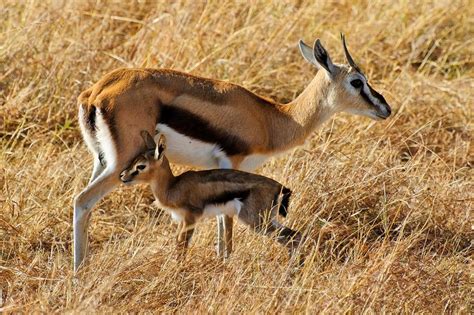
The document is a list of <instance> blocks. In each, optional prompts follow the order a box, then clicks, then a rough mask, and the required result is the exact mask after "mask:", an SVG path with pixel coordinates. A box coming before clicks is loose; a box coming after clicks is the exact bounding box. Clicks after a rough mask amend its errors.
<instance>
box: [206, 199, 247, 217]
mask: <svg viewBox="0 0 474 315" xmlns="http://www.w3.org/2000/svg"><path fill="white" fill-rule="evenodd" d="M242 205H243V203H242V201H240V199H239V198H235V199H233V200H231V201H228V202H226V203H222V204H215V205H208V206H206V207H205V208H204V212H203V214H202V218H203V219H204V218H214V217H216V216H219V215H227V216H229V217H233V216H238V215H239V213H240V209H242Z"/></svg>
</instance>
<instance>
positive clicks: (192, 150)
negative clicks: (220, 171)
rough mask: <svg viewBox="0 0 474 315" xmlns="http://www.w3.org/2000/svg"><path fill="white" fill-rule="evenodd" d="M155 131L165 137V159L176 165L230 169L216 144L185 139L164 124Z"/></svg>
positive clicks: (185, 137) (223, 154)
mask: <svg viewBox="0 0 474 315" xmlns="http://www.w3.org/2000/svg"><path fill="white" fill-rule="evenodd" d="M156 130H157V131H159V132H160V133H162V134H164V135H165V137H166V157H167V158H168V159H169V160H170V161H171V162H172V163H176V164H183V165H191V166H197V167H203V168H208V169H212V168H231V166H232V164H231V162H230V160H229V158H228V157H227V155H226V154H225V153H224V152H223V151H222V150H221V148H220V147H219V146H218V145H217V144H211V143H207V142H203V141H200V140H196V139H193V138H190V137H187V136H185V135H183V134H181V133H179V132H177V131H176V130H174V129H172V128H170V127H169V126H167V125H165V124H157V125H156Z"/></svg>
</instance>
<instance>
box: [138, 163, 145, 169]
mask: <svg viewBox="0 0 474 315" xmlns="http://www.w3.org/2000/svg"><path fill="white" fill-rule="evenodd" d="M145 167H146V166H145V165H143V164H142V165H138V166H137V170H140V171H143V170H144V169H145Z"/></svg>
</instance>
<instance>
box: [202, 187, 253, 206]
mask: <svg viewBox="0 0 474 315" xmlns="http://www.w3.org/2000/svg"><path fill="white" fill-rule="evenodd" d="M249 194H250V190H249V189H246V190H233V191H225V192H223V193H221V194H218V195H215V196H212V197H210V198H209V199H207V200H205V201H204V206H207V205H215V204H223V203H226V202H228V201H231V200H234V199H236V198H238V199H240V200H241V201H244V200H245V199H246V198H247V197H248V196H249Z"/></svg>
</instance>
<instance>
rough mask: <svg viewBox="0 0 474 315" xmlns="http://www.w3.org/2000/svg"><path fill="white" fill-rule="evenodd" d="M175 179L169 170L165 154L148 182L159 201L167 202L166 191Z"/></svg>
mask: <svg viewBox="0 0 474 315" xmlns="http://www.w3.org/2000/svg"><path fill="white" fill-rule="evenodd" d="M175 181H176V177H175V176H174V175H173V172H172V171H171V168H170V163H169V162H168V159H167V158H166V156H164V157H163V161H162V162H161V165H160V166H159V168H158V169H157V170H155V172H154V174H153V179H152V180H151V182H150V186H151V190H152V192H153V195H154V196H155V198H156V199H158V200H159V201H160V203H162V204H166V203H167V201H168V192H169V190H170V187H171V186H172V185H173V183H174V182H175Z"/></svg>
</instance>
